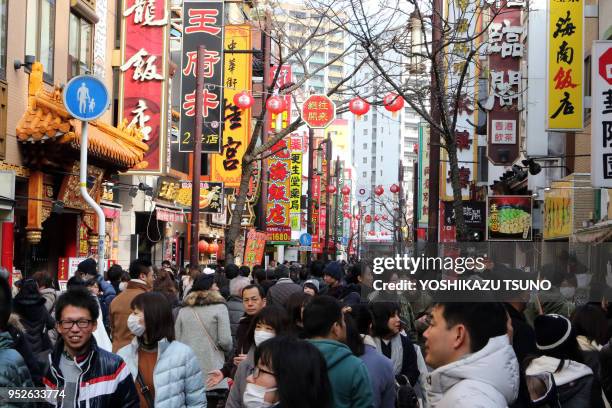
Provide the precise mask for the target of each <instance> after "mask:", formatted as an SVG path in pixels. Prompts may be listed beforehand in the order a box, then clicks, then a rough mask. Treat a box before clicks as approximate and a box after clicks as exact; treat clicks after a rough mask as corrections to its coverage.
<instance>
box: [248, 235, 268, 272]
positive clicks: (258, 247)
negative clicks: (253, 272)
mask: <svg viewBox="0 0 612 408" xmlns="http://www.w3.org/2000/svg"><path fill="white" fill-rule="evenodd" d="M265 247H266V234H265V233H264V232H257V231H255V230H254V229H251V230H249V233H248V235H247V242H246V245H245V248H244V262H243V265H246V266H248V267H249V268H251V269H252V268H253V267H254V266H255V265H261V263H262V260H263V254H264V249H265Z"/></svg>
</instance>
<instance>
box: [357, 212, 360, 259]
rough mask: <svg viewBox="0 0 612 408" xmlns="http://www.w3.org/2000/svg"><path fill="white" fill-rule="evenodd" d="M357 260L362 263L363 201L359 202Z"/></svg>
mask: <svg viewBox="0 0 612 408" xmlns="http://www.w3.org/2000/svg"><path fill="white" fill-rule="evenodd" d="M357 214H358V215H359V218H357V260H358V261H361V201H357Z"/></svg>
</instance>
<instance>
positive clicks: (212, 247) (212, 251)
mask: <svg viewBox="0 0 612 408" xmlns="http://www.w3.org/2000/svg"><path fill="white" fill-rule="evenodd" d="M218 250H219V244H217V243H216V242H213V243H212V244H210V245H208V253H209V254H211V255H212V254H216V253H217V251H218Z"/></svg>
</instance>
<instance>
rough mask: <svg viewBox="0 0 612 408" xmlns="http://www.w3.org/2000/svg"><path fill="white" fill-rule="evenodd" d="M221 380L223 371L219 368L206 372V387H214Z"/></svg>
mask: <svg viewBox="0 0 612 408" xmlns="http://www.w3.org/2000/svg"><path fill="white" fill-rule="evenodd" d="M221 380H223V373H222V372H221V370H213V371H210V372H209V373H208V378H206V388H211V387H214V386H215V385H217V384H219V383H220V382H221Z"/></svg>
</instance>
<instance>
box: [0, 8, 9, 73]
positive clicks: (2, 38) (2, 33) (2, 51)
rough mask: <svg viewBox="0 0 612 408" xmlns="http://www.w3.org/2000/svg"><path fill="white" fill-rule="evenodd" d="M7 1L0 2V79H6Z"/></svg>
mask: <svg viewBox="0 0 612 408" xmlns="http://www.w3.org/2000/svg"><path fill="white" fill-rule="evenodd" d="M7 2H8V0H0V24H1V27H0V79H6V35H7V32H6V30H7V26H8V19H7V17H8V8H7Z"/></svg>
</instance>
